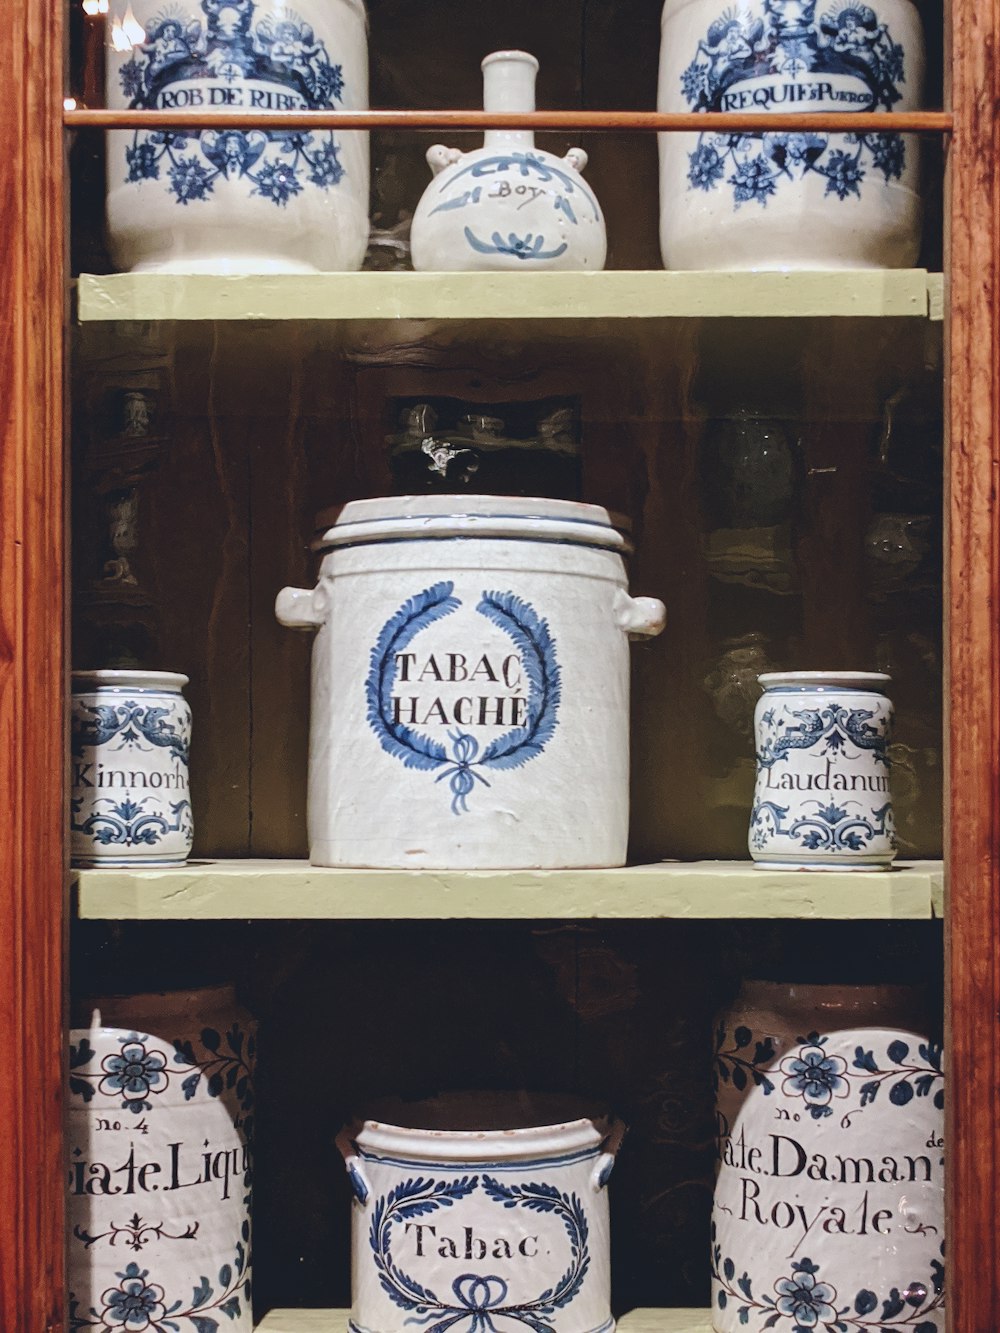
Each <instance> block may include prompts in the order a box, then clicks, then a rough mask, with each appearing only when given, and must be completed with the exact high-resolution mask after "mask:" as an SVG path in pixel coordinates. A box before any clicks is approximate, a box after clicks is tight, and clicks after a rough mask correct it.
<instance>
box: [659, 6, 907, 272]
mask: <svg viewBox="0 0 1000 1333" xmlns="http://www.w3.org/2000/svg"><path fill="white" fill-rule="evenodd" d="M923 73H924V44H923V34H922V29H921V24H920V17H919V14H918V12H917V8H916V6H915V5H914V4H913V3H912V0H876V2H875V3H874V4H872V5H846V4H842V3H834V4H832V5H830V6H829V7H824V5H823V4H822V3H819V0H736V3H730V4H724V3H722V0H666V4H665V5H664V8H663V35H662V47H661V54H660V84H659V99H658V105H659V108H660V110H661V111H673V112H677V111H732V112H747V113H749V112H754V113H763V114H767V113H769V112H817V113H819V112H826V113H833V112H845V111H912V110H916V109H919V107H920V104H921V89H922V82H923ZM919 175H920V172H919V144H918V140H917V137H916V136H915V135H899V134H879V133H865V134H860V135H836V134H828V133H824V132H821V131H816V132H815V133H808V132H802V131H800V132H796V133H791V134H790V133H783V132H782V133H775V134H729V133H724V134H716V133H705V134H699V135H688V134H661V135H660V242H661V248H662V251H663V262H664V264H665V265H666V267H667V268H672V269H718V268H727V269H756V268H762V269H766V268H779V269H810V268H823V269H829V268H896V267H902V268H905V267H908V266H910V265H912V264H913V263H915V262H916V259H917V254H918V251H919V247H920V225H921V204H920V197H919Z"/></svg>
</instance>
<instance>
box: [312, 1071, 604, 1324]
mask: <svg viewBox="0 0 1000 1333" xmlns="http://www.w3.org/2000/svg"><path fill="white" fill-rule="evenodd" d="M533 1100H534V1105H532V1104H531V1103H532V1101H533ZM526 1103H527V1104H526ZM376 1114H377V1118H373V1119H368V1120H365V1121H364V1122H362V1123H360V1124H358V1125H355V1126H354V1127H353V1129H352V1130H350V1131H345V1132H344V1133H343V1134H342V1135H341V1136H340V1138H339V1139H338V1145H339V1146H340V1148H341V1151H342V1152H343V1154H344V1157H345V1159H346V1162H347V1169H348V1173H349V1175H350V1178H351V1184H352V1188H353V1192H354V1205H353V1213H352V1274H353V1282H352V1287H353V1309H352V1312H351V1329H352V1330H353V1333H404V1330H405V1329H406V1328H408V1327H411V1326H413V1325H416V1324H425V1325H426V1324H430V1323H431V1322H433V1323H435V1324H437V1325H438V1326H439V1327H445V1326H446V1327H448V1328H449V1329H452V1330H454V1333H482V1331H483V1330H491V1329H492V1330H494V1331H495V1333H516V1331H517V1330H518V1329H520V1330H522V1333H524V1331H525V1330H530V1331H531V1333H538V1331H539V1330H540V1329H542V1328H547V1329H550V1330H553V1333H598V1331H599V1330H600V1331H601V1333H607V1331H608V1330H611V1329H613V1328H614V1321H613V1319H612V1317H611V1308H610V1261H609V1242H608V1232H609V1221H608V1196H607V1189H606V1185H607V1182H608V1178H609V1176H610V1174H611V1170H612V1167H613V1165H614V1154H615V1152H616V1151H617V1148H618V1145H619V1144H620V1141H621V1137H622V1134H623V1132H624V1129H623V1127H622V1126H621V1125H620V1124H617V1123H616V1124H612V1123H611V1122H609V1120H608V1119H607V1117H606V1116H601V1115H598V1116H590V1115H587V1114H584V1113H582V1112H581V1108H580V1107H579V1106H574V1105H573V1104H572V1103H567V1102H560V1101H559V1100H558V1099H555V1098H540V1099H526V1098H523V1097H520V1098H514V1097H505V1096H498V1095H495V1094H492V1095H489V1096H487V1095H482V1096H478V1097H474V1096H471V1095H465V1096H460V1095H458V1094H456V1095H454V1096H452V1097H443V1098H440V1099H438V1100H437V1101H436V1102H433V1103H424V1104H418V1105H416V1106H412V1105H411V1106H409V1107H407V1106H405V1105H396V1106H393V1107H385V1108H381V1109H379V1110H378V1111H377V1113H376ZM533 1115H534V1116H539V1117H541V1119H540V1121H539V1122H538V1123H537V1124H533V1123H532V1120H531V1117H532V1116H533ZM526 1116H527V1118H526ZM571 1117H572V1118H571ZM546 1120H551V1121H552V1123H546ZM387 1121H388V1122H387ZM411 1126H413V1127H412V1128H411Z"/></svg>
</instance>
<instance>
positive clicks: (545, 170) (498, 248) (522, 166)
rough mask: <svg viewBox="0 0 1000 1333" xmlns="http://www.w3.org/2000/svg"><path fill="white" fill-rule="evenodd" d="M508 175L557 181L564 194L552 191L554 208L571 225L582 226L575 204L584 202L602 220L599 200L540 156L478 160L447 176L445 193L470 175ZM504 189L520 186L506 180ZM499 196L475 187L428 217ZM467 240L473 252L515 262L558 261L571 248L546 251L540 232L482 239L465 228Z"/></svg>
mask: <svg viewBox="0 0 1000 1333" xmlns="http://www.w3.org/2000/svg"><path fill="white" fill-rule="evenodd" d="M508 173H510V174H512V175H517V176H520V177H521V178H523V179H532V178H533V179H534V180H537V181H539V182H540V183H541V184H543V185H547V184H550V183H551V182H553V181H555V182H556V183H557V184H558V185H559V186H560V187H561V192H550V193H551V197H552V202H553V208H554V210H555V212H556V214H557V215H558V217H559V218H565V219H566V221H568V222H569V223H570V224H571V225H572V226H574V227H577V226H579V225H580V224H579V219H578V218H577V216H576V210H575V209H574V207H573V202H574V200H576V201H577V202H579V201H581V200H582V202H583V203H584V204H585V205H586V207H587V208H588V209H589V211H590V212H591V214H592V215H593V218H594V220H595V221H599V220H600V217H601V210H600V208H599V207H598V204H597V200H596V199H595V198H594V196H593V195H592V194H591V193H590V191H589V190H587V189H586V188H585V187H584V186H583V185H582V184H581V182H580V180H579V179H575V180H574V178H573V176H571V175H570V173H569V172H568V171H563V170H562V168H561V167H558V166H556V164H555V163H554V162H553V161H552V160H551V159H547V158H542V157H539V156H538V155H537V154H536V153H531V152H523V153H502V154H496V155H494V156H491V157H485V158H479V160H478V161H476V162H474V163H472V164H471V165H470V166H467V167H465V168H463V170H461V171H458V172H456V173H455V174H454V175H451V176H449V177H448V180H447V181H446V183H445V185H444V186H443V187H442V188H443V189H444V190H450V189H452V187H453V186H454V185H455V182H456V181H459V180H461V179H463V178H464V177H465V176H471V177H472V178H474V179H480V178H482V177H491V176H504V177H505V176H506V175H507V174H508ZM502 184H503V185H504V186H505V188H508V189H511V190H512V193H513V192H516V190H517V189H518V188H519V187H516V186H515V187H510V185H509V183H508V182H507V181H506V180H505V181H503V182H502ZM497 197H498V196H497V195H495V194H494V195H484V194H483V187H482V186H481V185H476V186H473V188H471V189H469V190H464V191H463V192H462V193H461V194H458V195H456V196H454V197H453V198H451V199H446V200H444V201H443V202H442V203H440V204H438V205H437V207H436V208H433V209H431V212H430V214H429V216H430V217H433V216H434V214H435V213H444V212H448V211H450V210H452V209H463V208H467V207H470V206H475V205H476V204H478V203H480V201H481V200H482V199H483V198H486V199H494V198H497ZM464 234H465V239H466V242H467V243H468V245H469V246H470V248H471V249H473V250H475V251H477V252H478V253H479V254H482V255H493V254H499V255H508V256H509V257H511V258H513V259H519V260H526V261H530V260H539V261H545V260H548V259H558V258H559V256H560V255H562V254H565V252H566V251H567V250H568V249H569V245H568V243H567V242H562V243H561V244H558V245H555V246H550V247H549V248H548V249H546V241H545V237H544V235H542V234H541V233H538V234H536V233H533V232H527V233H526V234H525V235H523V236H519V235H518V234H517V233H516V232H509V233H508V235H507V236H506V237H504V236H503V235H502V234H501V233H500V232H499V231H495V232H493V234H492V236H491V238H490V239H489V240H483V239H482V238H481V237H480V236H478V235H477V234H476V232H475V231H474V230H473V228H472V227H465V228H464Z"/></svg>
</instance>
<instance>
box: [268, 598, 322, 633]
mask: <svg viewBox="0 0 1000 1333" xmlns="http://www.w3.org/2000/svg"><path fill="white" fill-rule="evenodd" d="M328 610H329V606H328V603H327V598H326V594H325V593H324V592H323V591H322V589H321V588H313V589H309V588H282V590H281V592H279V593H278V595H277V597H276V598H275V600H274V614H275V615H276V616H277V617H278V622H279V624H282V625H284V626H285V627H286V629H305V630H315V629H319V627H320V626H321V625H322V624H324V623H325V622H326V613H327V611H328Z"/></svg>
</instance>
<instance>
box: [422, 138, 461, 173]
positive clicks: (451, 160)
mask: <svg viewBox="0 0 1000 1333" xmlns="http://www.w3.org/2000/svg"><path fill="white" fill-rule="evenodd" d="M464 156H465V154H464V153H463V152H462V150H461V149H460V148H447V147H445V145H444V144H443V143H435V144H431V146H430V148H428V150H427V165H428V166H429V167H430V169H431V171H432V172H433V173H434V175H435V176H440V174H441V172H442V171H444V170H445V168H446V167H453V166H454V165H455V163H456V162H458V161H460V160H461V159H462V158H463V157H464Z"/></svg>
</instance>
